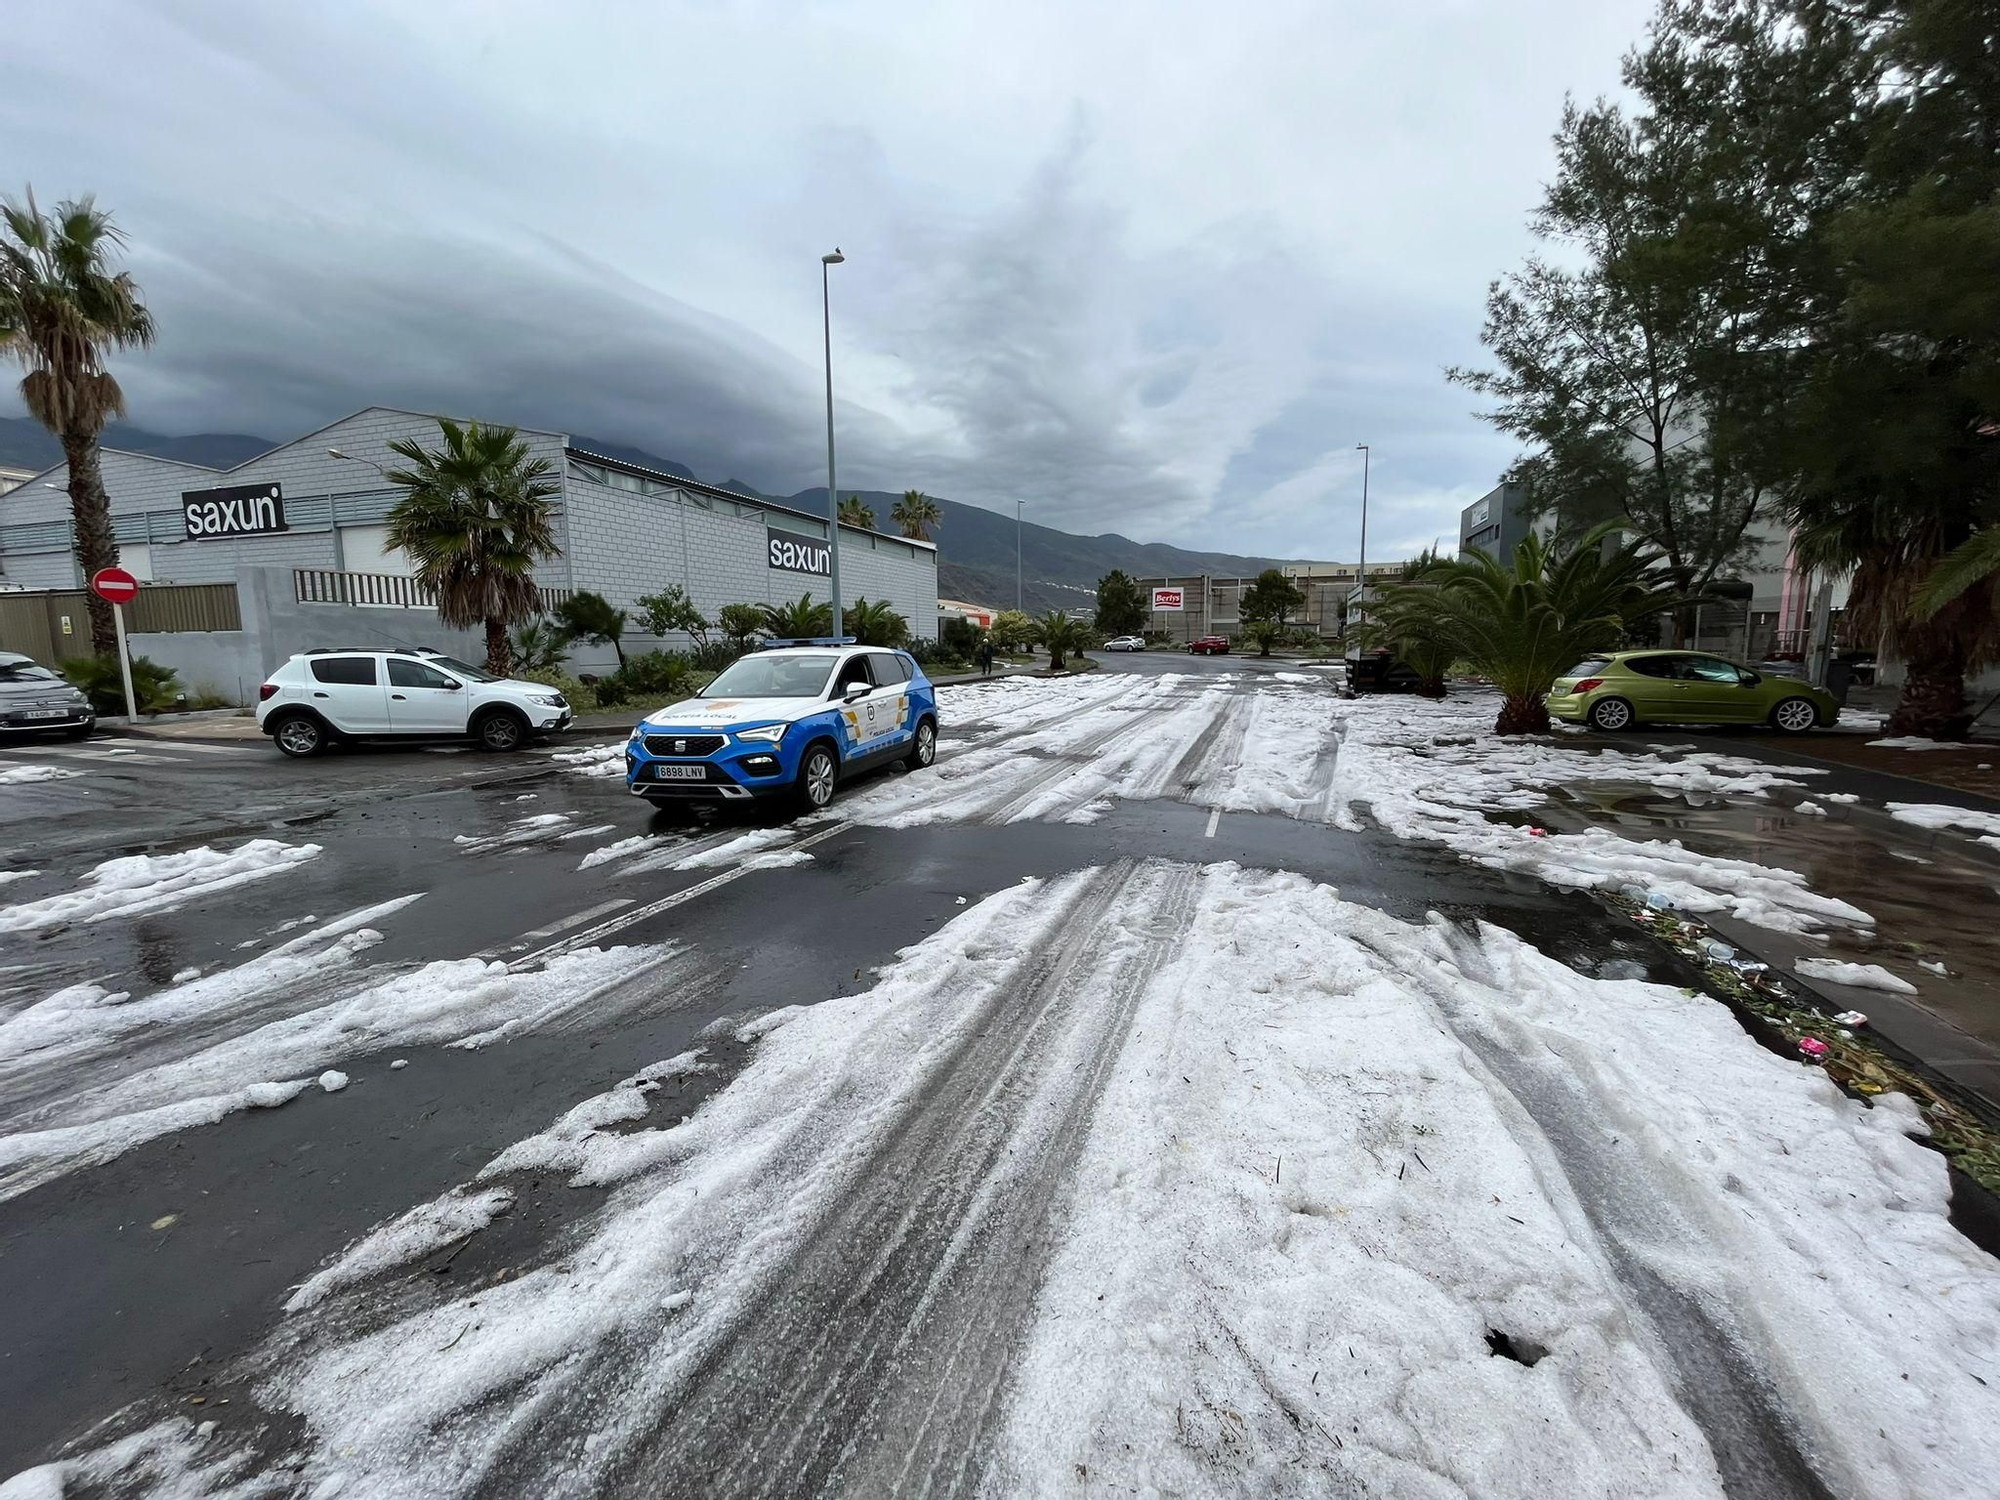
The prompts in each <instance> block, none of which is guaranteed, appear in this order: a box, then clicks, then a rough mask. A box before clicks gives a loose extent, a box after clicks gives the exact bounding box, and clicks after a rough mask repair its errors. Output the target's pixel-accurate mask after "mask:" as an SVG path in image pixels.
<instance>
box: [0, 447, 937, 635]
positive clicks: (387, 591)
mask: <svg viewBox="0 0 2000 1500" xmlns="http://www.w3.org/2000/svg"><path fill="white" fill-rule="evenodd" d="M520 437H521V440H522V441H523V442H524V443H526V444H527V446H528V450H529V452H530V454H531V455H532V456H534V457H537V458H541V459H545V460H547V462H548V464H549V465H550V470H551V477H552V479H553V480H554V481H555V482H556V483H557V484H558V486H559V494H558V496H557V499H556V503H555V516H556V530H557V536H558V542H559V547H560V552H559V555H558V556H556V557H553V558H551V559H549V560H548V561H547V562H546V563H544V564H543V565H542V566H541V567H540V568H538V569H537V570H536V582H537V583H538V584H540V585H541V586H543V587H544V588H546V589H549V590H552V591H556V593H557V594H558V595H559V594H560V593H561V592H564V591H577V590H589V591H591V592H593V593H597V594H602V595H603V596H604V597H605V598H606V599H608V600H610V602H611V603H612V604H613V605H615V606H617V607H619V608H621V609H626V610H633V609H634V608H635V606H636V604H637V601H638V599H639V598H640V597H641V596H642V595H646V594H654V593H658V592H660V591H661V590H662V589H664V588H666V587H667V586H668V585H670V584H678V585H680V586H681V587H682V588H683V589H685V590H686V591H687V593H688V595H689V597H690V598H691V599H692V600H693V601H694V603H695V605H696V607H697V608H699V609H700V610H701V611H702V612H703V613H704V614H706V615H707V616H709V618H711V619H713V618H714V616H715V613H716V611H717V610H719V609H720V608H721V607H722V606H723V605H725V604H767V603H780V602H783V601H785V600H795V599H797V598H798V597H799V596H800V595H801V594H805V595H810V596H811V597H813V598H815V599H819V600H825V599H827V598H829V597H830V589H829V579H828V576H827V568H826V550H827V546H828V542H829V537H830V529H829V523H828V521H827V518H826V517H824V516H817V515H812V514H810V513H808V512H805V511H800V510H795V509H793V508H791V507H789V506H786V505H782V504H779V503H776V502H773V501H769V500H764V499H761V498H759V497H756V496H750V495H742V494H737V493H735V492H733V491H729V490H724V489H720V488H718V487H716V486H713V485H706V484H701V483H699V482H697V481H694V480H690V479H684V478H679V477H676V476H674V475H672V474H666V473H661V472H658V471H654V470H650V469H647V468H644V467H642V466H639V465H635V464H631V463H627V462H625V461H623V460H619V459H614V458H609V457H606V456H604V455H600V454H596V453H592V452H589V451H588V450H586V449H583V448H580V447H578V446H577V445H576V444H575V443H574V442H573V441H572V439H571V438H570V437H569V436H568V435H567V434H565V433H561V432H557V431H552V430H537V429H532V428H522V429H520ZM399 439H410V440H414V441H416V442H417V443H419V444H421V445H423V446H425V447H435V446H437V445H438V444H439V443H440V442H441V441H442V439H441V436H440V433H439V429H438V420H437V418H436V417H435V416H431V415H428V414H425V413H422V412H411V411H403V410H399V409H395V408H390V407H369V408H367V409H366V410H363V411H359V412H356V413H355V414H354V415H352V416H350V417H346V418H343V419H342V420H340V421H338V422H335V423H332V424H330V425H329V426H326V427H323V428H320V429H318V430H316V431H314V432H310V433H307V434H306V435H305V436H303V437H300V438H297V439H295V440H293V441H291V442H289V443H285V444H282V445H280V446H279V447H276V448H273V449H272V450H270V451H269V452H267V453H264V454H261V455H259V456H258V457H256V458H253V459H250V460H248V461H246V462H244V463H241V464H238V465H236V466H235V467H234V468H230V469H210V468H205V467H202V466H201V465H198V464H189V463H181V462H176V461H174V460H170V459H162V458H153V457H150V456H148V455H145V454H138V453H126V452H121V451H118V450H113V449H107V450H105V451H104V452H103V454H102V456H101V462H102V465H103V474H104V486H105V490H106V492H107V493H108V494H109V496H110V500H111V514H112V525H113V530H114V534H115V536H116V538H117V542H118V550H119V562H120V564H121V565H122V566H123V567H125V568H127V569H129V570H130V571H131V572H133V573H134V574H136V575H137V576H138V577H139V578H140V579H141V580H142V582H145V581H151V582H157V583H201V584H216V583H229V582H237V583H239V584H244V583H247V582H248V581H249V580H250V579H251V578H252V577H253V576H254V577H255V578H256V579H257V580H258V584H259V587H260V589H263V590H266V591H269V590H270V589H271V588H272V587H273V585H272V583H271V579H272V578H273V577H274V576H275V574H274V572H273V571H272V570H285V571H286V572H288V573H289V574H290V575H291V576H290V585H291V589H292V592H293V594H294V598H293V599H292V600H291V601H289V602H290V603H296V604H299V605H303V606H309V607H311V608H309V609H308V610H307V612H306V613H305V614H304V615H303V616H301V615H300V614H299V612H297V611H291V610H287V611H286V618H287V619H288V620H290V621H292V622H293V623H292V624H288V625H287V627H286V631H285V633H286V634H287V635H291V634H296V633H297V632H298V630H300V629H303V630H305V631H306V632H308V633H314V632H316V630H317V628H318V625H317V624H316V622H319V623H322V624H323V628H324V631H325V632H326V638H324V639H315V640H311V641H303V642H295V641H292V640H289V639H287V640H283V641H275V640H273V641H260V642H254V643H251V644H252V645H253V647H254V648H255V649H254V650H253V652H252V655H253V656H254V657H255V658H256V659H259V660H265V659H269V658H272V657H273V654H274V653H276V655H275V660H269V663H268V665H267V666H266V668H265V669H266V670H268V667H269V665H275V663H276V661H281V660H283V659H284V657H285V656H286V655H289V654H290V653H291V652H292V651H295V650H302V649H305V647H306V646H308V645H346V646H353V645H361V644H365V642H362V641H360V640H358V639H349V638H348V637H349V636H351V635H352V634H353V628H352V627H353V625H354V624H355V623H358V622H357V621H355V620H354V619H352V618H349V619H342V618H341V617H340V616H339V615H338V613H337V612H338V610H339V609H340V608H341V607H342V606H343V604H346V605H349V606H354V605H368V606H371V607H370V608H369V609H368V611H367V612H368V615H369V617H370V620H371V621H374V619H375V617H376V615H377V611H378V609H379V608H396V607H401V608H404V609H407V610H408V611H410V612H411V614H412V616H414V615H415V614H416V613H418V612H420V611H422V610H427V609H428V608H429V605H428V604H427V603H420V602H418V601H419V596H418V591H416V590H415V589H414V588H412V587H411V584H412V582H413V580H412V578H411V575H412V574H413V572H414V569H413V567H412V565H411V562H410V560H409V559H408V558H407V557H405V556H404V555H403V554H402V553H401V552H400V551H398V550H397V549H395V548H393V547H391V546H390V545H389V543H388V532H387V519H388V515H389V511H390V509H391V507H392V506H393V505H394V504H395V502H396V500H397V499H398V497H399V493H400V492H399V491H397V490H396V489H395V488H394V487H393V486H391V485H390V484H389V483H388V482H387V481H386V480H385V479H384V478H383V476H382V474H381V470H384V469H391V468H395V467H398V466H399V465H400V464H402V462H403V461H402V460H401V459H399V458H398V457H397V456H396V455H395V454H393V453H391V452H390V451H389V444H390V443H392V442H395V441H397V440H399ZM336 453H338V454H339V455H343V456H335V454H336ZM67 491H68V474H67V473H66V471H65V467H64V466H63V465H60V464H59V465H57V466H55V467H54V468H51V469H48V470H46V471H44V472H43V473H40V474H36V475H33V476H31V477H29V478H28V479H27V480H26V481H25V482H23V483H22V484H21V485H20V486H19V487H18V488H15V489H14V490H12V491H10V492H8V493H5V494H0V589H71V588H76V587H79V586H81V585H82V584H83V582H84V581H85V580H84V579H83V578H82V577H81V575H80V573H79V569H78V565H77V561H76V553H75V547H74V538H73V533H72V526H71V523H70V502H69V495H68V493H67ZM839 537H840V568H841V593H842V595H843V602H844V603H846V604H852V603H853V602H854V601H855V600H857V599H860V598H866V599H868V600H870V601H886V602H887V603H888V604H889V605H890V606H891V607H892V608H893V609H895V610H896V612H897V613H898V614H900V615H902V616H903V618H904V619H905V620H906V621H908V623H909V628H910V632H911V634H912V635H913V636H914V637H916V638H918V639H922V640H933V639H935V638H936V636H937V598H938V590H937V549H936V547H935V546H934V545H932V544H931V543H929V542H923V541H913V540H910V539H908V538H904V537H894V536H888V535H884V534H883V533H880V532H876V531H870V530H866V529H864V528H861V527H855V526H842V527H841V528H840V532H839ZM281 582H282V580H281ZM316 608H324V609H325V610H327V611H329V613H327V614H326V615H325V616H324V617H323V618H322V617H320V616H317V615H315V614H314V613H313V612H312V609H316ZM258 618H259V619H263V618H265V616H263V615H261V614H260V615H259V616H258ZM300 619H303V620H304V622H305V623H304V625H303V626H300V625H298V624H297V621H298V620H300ZM411 623H412V624H413V626H414V624H415V621H414V619H413V620H412V622H411ZM335 636H339V637H341V638H340V639H337V640H336V639H333V637H335ZM627 642H628V646H627V649H628V650H629V649H631V648H632V646H634V645H636V646H637V647H639V648H640V649H645V648H646V647H648V646H651V645H654V644H665V645H669V646H678V645H685V644H686V641H685V639H684V638H676V639H668V640H665V641H663V642H659V641H655V639H654V638H652V637H648V636H645V635H643V634H642V633H640V631H639V629H638V627H637V626H636V624H635V625H634V626H633V627H632V629H631V633H630V634H628V636H627ZM392 643H393V642H392ZM165 664H167V665H173V664H174V663H172V662H166V663H165ZM610 664H611V652H610V648H608V647H602V648H591V647H579V648H578V652H577V655H576V656H574V657H573V658H572V666H573V667H574V668H575V669H577V670H593V669H598V670H601V669H603V668H605V667H607V666H609V665H610Z"/></svg>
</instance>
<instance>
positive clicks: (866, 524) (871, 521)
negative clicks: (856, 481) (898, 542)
mask: <svg viewBox="0 0 2000 1500" xmlns="http://www.w3.org/2000/svg"><path fill="white" fill-rule="evenodd" d="M840 524H841V525H843V526H859V527H860V528H861V529H862V530H863V531H873V530H874V529H875V512H874V511H873V510H871V509H870V508H869V506H868V502H867V501H866V500H863V499H862V498H861V497H860V496H859V495H849V496H848V497H847V498H846V499H845V500H843V501H841V502H840Z"/></svg>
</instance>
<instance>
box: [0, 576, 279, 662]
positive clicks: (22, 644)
mask: <svg viewBox="0 0 2000 1500" xmlns="http://www.w3.org/2000/svg"><path fill="white" fill-rule="evenodd" d="M85 598H86V595H85V593H84V591H83V590H82V589H33V590H23V591H21V592H19V593H7V594H0V651H19V652H20V653H21V654H22V655H24V656H32V657H34V658H35V660H37V661H43V662H58V661H75V660H77V659H78V658H80V657H85V656H89V655H90V612H89V610H88V608H87V607H86V606H85V602H84V601H85ZM125 628H126V629H127V630H129V631H131V632H132V633H133V634H134V635H139V634H145V633H149V632H164V633H178V632H185V631H210V630H241V629H242V628H243V610H242V605H241V602H240V601H239V600H238V599H237V596H236V585H235V584H233V583H149V584H146V585H144V586H143V587H141V588H140V590H139V597H138V598H136V599H134V600H133V601H132V602H131V603H130V604H128V605H126V606H125Z"/></svg>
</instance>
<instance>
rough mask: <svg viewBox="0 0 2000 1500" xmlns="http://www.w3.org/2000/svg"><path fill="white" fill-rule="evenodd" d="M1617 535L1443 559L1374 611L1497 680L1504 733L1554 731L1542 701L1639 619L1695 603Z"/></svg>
mask: <svg viewBox="0 0 2000 1500" xmlns="http://www.w3.org/2000/svg"><path fill="white" fill-rule="evenodd" d="M1616 529H1617V527H1616V524H1615V523H1608V524H1606V525H1603V526H1599V527H1597V528H1595V529H1593V530H1592V531H1590V532H1588V533H1586V534H1585V535H1584V536H1582V537H1580V538H1579V539H1578V540H1577V541H1576V543H1575V546H1574V547H1573V548H1572V549H1570V550H1568V551H1558V550H1556V549H1555V548H1554V547H1552V546H1550V544H1549V543H1547V542H1545V541H1544V540H1543V539H1542V538H1541V537H1539V536H1535V535H1530V536H1529V537H1528V538H1527V539H1526V540H1525V541H1523V542H1522V543H1521V544H1520V545H1519V546H1518V547H1516V548H1515V549H1514V556H1513V560H1512V561H1511V562H1508V563H1502V562H1501V561H1500V560H1499V559H1498V558H1495V557H1493V556H1491V555H1490V554H1488V553H1485V552H1481V551H1477V550H1474V551H1472V552H1470V553H1468V554H1466V555H1465V556H1463V557H1458V558H1453V559H1451V560H1449V561H1444V562H1438V563H1436V564H1434V565H1433V566H1432V567H1431V568H1430V570H1429V571H1428V572H1427V573H1426V574H1425V575H1424V577H1423V579H1421V580H1419V581H1414V582H1409V583H1395V584H1390V585H1388V586H1387V587H1386V588H1384V589H1383V590H1382V591H1381V595H1380V598H1379V600H1378V602H1377V603H1376V604H1375V605H1374V606H1372V607H1371V610H1370V612H1371V613H1373V614H1378V615H1381V616H1382V617H1383V620H1384V628H1385V629H1394V628H1396V625H1392V624H1391V623H1390V622H1398V623H1399V624H1400V627H1401V628H1402V629H1403V630H1405V631H1410V632H1416V631H1421V633H1422V634H1423V636H1424V638H1425V639H1426V640H1427V641H1428V642H1430V643H1431V645H1432V648H1433V649H1435V650H1436V651H1438V652H1440V653H1443V654H1444V655H1445V659H1446V660H1447V661H1449V660H1452V659H1459V660H1464V661H1467V662H1470V663H1471V664H1472V666H1473V667H1474V669H1475V670H1477V671H1478V672H1480V673H1481V674H1482V675H1483V676H1486V677H1488V678H1490V679H1491V680H1492V682H1493V685H1494V686H1495V687H1497V688H1499V689H1500V692H1501V695H1502V702H1501V705H1500V715H1499V718H1498V719H1497V720H1496V721H1495V723H1494V726H1493V728H1494V732H1495V733H1497V734H1543V733H1546V732H1547V730H1548V727H1549V711H1548V707H1547V705H1546V704H1545V703H1544V701H1543V700H1544V699H1545V698H1547V697H1548V692H1549V689H1550V688H1551V687H1553V686H1554V685H1555V680H1556V679H1557V678H1558V677H1560V676H1561V675H1562V674H1563V673H1564V672H1566V671H1568V670H1569V669H1570V668H1571V667H1572V666H1574V665H1575V664H1576V663H1577V662H1579V661H1581V660H1582V659H1583V658H1584V657H1586V656H1589V655H1591V654H1592V653H1594V652H1599V651H1604V650H1608V649H1611V648H1613V647H1615V646H1617V645H1618V644H1619V640H1620V637H1621V636H1622V635H1623V634H1624V632H1625V629H1626V627H1627V626H1628V625H1629V624H1630V623H1631V622H1633V621H1635V620H1638V619H1642V618H1644V617H1646V616H1649V615H1657V614H1660V613H1662V612H1664V611H1666V610H1670V609H1675V608H1678V607H1679V606H1681V605H1682V604H1684V603H1687V602H1688V601H1687V599H1686V598H1685V597H1684V596H1683V595H1682V594H1681V593H1679V592H1678V591H1677V590H1675V589H1673V588H1672V587H1670V586H1669V585H1668V583H1667V580H1666V575H1665V574H1664V573H1663V572H1662V571H1661V570H1660V569H1659V567H1658V566H1657V564H1656V561H1655V560H1654V559H1653V558H1652V557H1651V556H1650V555H1648V554H1647V553H1646V552H1645V551H1644V550H1643V549H1644V548H1645V546H1646V544H1645V543H1644V542H1643V541H1641V542H1632V543H1628V544H1626V545H1625V546H1623V547H1620V548H1619V549H1617V550H1616V551H1615V552H1612V553H1610V554H1608V555H1607V554H1606V553H1605V551H1604V550H1603V546H1602V544H1603V542H1604V539H1605V538H1606V537H1608V536H1610V535H1611V534H1612V533H1613V532H1614V531H1615V530H1616ZM1420 670H1421V669H1420Z"/></svg>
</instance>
